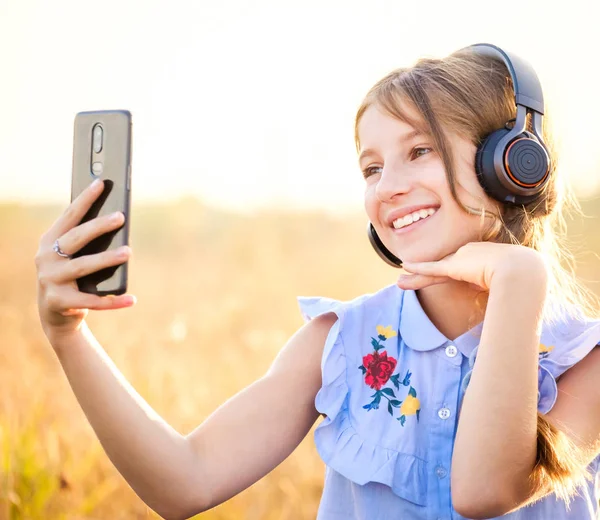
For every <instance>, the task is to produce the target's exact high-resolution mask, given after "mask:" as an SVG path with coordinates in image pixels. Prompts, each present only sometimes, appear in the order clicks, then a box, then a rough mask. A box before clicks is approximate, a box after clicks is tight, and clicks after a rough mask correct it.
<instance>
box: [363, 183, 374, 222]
mask: <svg viewBox="0 0 600 520" xmlns="http://www.w3.org/2000/svg"><path fill="white" fill-rule="evenodd" d="M364 207H365V211H366V212H367V215H368V216H369V218H370V219H371V221H373V219H375V217H376V216H377V196H376V194H375V185H374V184H367V185H366V186H365V193H364Z"/></svg>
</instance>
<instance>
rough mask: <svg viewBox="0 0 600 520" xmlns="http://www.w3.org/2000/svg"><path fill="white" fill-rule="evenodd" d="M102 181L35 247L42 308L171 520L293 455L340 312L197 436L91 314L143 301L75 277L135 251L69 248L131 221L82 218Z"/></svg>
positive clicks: (98, 412)
mask: <svg viewBox="0 0 600 520" xmlns="http://www.w3.org/2000/svg"><path fill="white" fill-rule="evenodd" d="M102 189H103V185H102V184H96V185H92V186H90V187H89V188H87V189H86V190H84V192H83V193H82V194H81V195H80V196H79V197H77V199H75V200H74V201H73V202H72V203H71V205H70V206H69V207H68V208H67V209H66V211H65V212H64V213H63V215H61V216H60V218H59V219H58V220H57V221H56V222H55V223H54V224H53V226H52V227H51V228H50V229H49V230H48V231H47V232H46V233H45V234H44V235H43V236H42V237H41V240H40V243H39V249H38V252H37V254H36V258H35V261H36V267H37V271H38V287H37V288H38V308H39V315H40V321H41V324H42V328H43V330H44V333H45V334H46V336H47V337H48V339H49V340H50V343H51V344H52V346H53V348H54V350H55V352H56V354H57V356H58V359H59V361H60V363H61V365H62V367H63V369H64V372H65V374H66V376H67V378H68V380H69V383H70V384H71V387H72V388H73V391H74V393H75V396H76V397H77V400H78V401H79V403H80V405H81V407H82V409H83V411H84V413H85V414H86V417H87V419H88V420H89V422H90V424H91V426H92V428H93V429H94V431H95V433H96V435H97V436H98V439H99V440H100V442H101V444H102V446H103V447H104V449H105V451H106V453H107V455H108V456H109V458H110V460H111V461H112V462H113V464H114V465H115V467H116V468H117V469H118V470H119V471H120V472H121V474H122V475H123V476H124V477H125V479H126V480H127V482H128V483H129V484H130V485H131V487H132V488H133V489H134V491H135V492H136V493H137V494H138V495H139V496H140V497H141V498H142V499H143V500H144V501H145V502H146V503H147V504H148V505H149V506H150V507H152V508H153V509H154V510H155V511H157V512H158V513H159V514H161V515H163V516H164V517H166V518H168V519H180V518H188V517H189V516H192V515H194V514H196V513H198V512H200V511H203V510H205V509H208V508H210V507H213V506H214V505H216V504H218V503H220V502H223V501H224V500H227V499H228V498H229V497H231V496H233V495H235V494H236V493H238V492H239V491H241V490H242V489H244V488H246V487H247V486H249V485H250V484H252V483H253V482H255V481H256V480H258V479H259V478H261V477H262V476H263V475H265V474H266V473H268V472H269V471H270V470H271V469H273V468H274V467H275V466H277V465H278V464H279V463H280V462H281V461H282V460H283V459H285V457H287V456H288V455H289V454H290V453H291V452H292V451H293V450H294V448H295V447H296V446H297V445H298V443H299V442H300V441H301V440H302V438H303V437H304V436H305V435H306V433H307V432H308V430H309V429H310V427H311V426H312V424H313V423H314V421H315V420H316V418H317V412H316V410H315V408H314V405H313V402H314V398H315V395H316V393H317V391H318V389H319V387H320V384H321V375H320V374H321V371H320V360H321V355H322V351H323V347H324V344H325V340H326V338H327V335H328V333H329V330H330V328H331V326H332V325H333V323H334V322H335V320H336V319H337V318H336V317H335V315H334V314H327V315H324V316H322V317H319V318H315V319H314V320H312V321H311V322H309V323H307V324H306V325H305V326H303V327H302V328H301V329H300V330H299V331H298V332H297V333H296V334H294V336H292V338H291V339H290V340H289V341H288V343H287V344H286V345H285V347H284V348H283V350H282V351H281V353H280V354H279V355H278V356H277V358H276V359H275V361H274V363H273V365H272V366H271V368H270V369H269V370H268V372H267V373H266V374H265V376H263V377H262V378H261V379H259V380H258V381H257V382H255V383H254V384H252V385H250V386H249V387H248V388H246V389H245V390H243V391H242V392H240V393H239V394H238V395H237V396H235V397H234V398H232V399H230V400H229V401H228V402H227V403H225V404H224V405H223V406H221V407H220V408H219V409H218V410H217V411H216V412H215V413H213V414H212V415H211V416H210V417H209V418H208V419H207V420H206V421H205V422H204V423H203V424H201V425H200V426H199V427H198V428H197V429H196V430H195V431H194V432H192V433H191V434H190V435H188V436H183V435H181V434H180V433H178V432H177V431H175V430H174V429H173V428H172V427H171V426H169V425H168V424H167V423H166V422H165V421H164V420H163V419H162V418H161V417H160V416H159V415H158V414H157V413H156V412H155V411H154V410H153V409H152V408H151V407H150V406H149V405H148V404H147V403H146V402H145V401H144V400H143V399H142V398H141V397H140V396H139V395H138V393H137V392H136V391H135V390H134V389H133V388H132V386H131V385H130V384H129V383H128V382H127V381H126V380H125V378H124V377H123V375H122V374H121V373H120V372H119V370H118V369H117V367H116V366H115V365H114V363H113V362H112V361H111V359H110V358H109V357H108V355H107V354H106V352H105V351H104V350H103V349H102V347H101V345H100V344H99V343H98V341H97V340H96V338H95V337H94V335H93V334H92V332H91V331H90V330H89V328H88V326H87V324H86V322H85V321H84V318H85V317H86V315H87V313H88V309H95V310H112V309H119V308H122V307H128V306H131V305H133V303H135V299H134V298H132V297H131V296H130V295H120V296H111V297H100V296H97V295H92V294H84V293H81V292H79V291H78V289H77V284H76V281H75V280H76V279H77V278H79V277H81V276H84V275H86V274H89V273H93V272H96V271H98V270H100V269H103V268H105V267H108V266H111V265H118V264H120V263H123V262H124V261H126V260H127V258H129V256H130V254H131V250H130V249H128V248H125V249H124V251H122V252H120V251H105V252H102V253H98V254H92V255H84V256H81V257H79V258H68V257H62V256H59V255H57V254H56V253H55V251H53V244H54V243H55V240H57V239H58V240H59V243H60V247H61V250H62V251H63V252H65V253H67V254H73V253H74V252H76V251H79V250H80V249H81V248H82V247H83V246H84V245H85V244H87V243H89V242H90V240H92V239H94V238H95V237H97V236H99V235H101V234H103V233H106V232H109V231H111V230H113V229H116V228H117V227H119V226H121V225H122V224H123V218H124V216H123V215H122V214H121V215H117V216H116V217H117V218H115V219H111V218H110V217H108V216H103V217H98V218H95V219H93V220H90V221H88V222H85V223H83V224H78V223H79V222H80V221H81V218H82V217H83V215H84V214H85V213H86V212H87V211H88V209H89V207H90V206H91V204H92V203H93V201H94V200H95V199H96V198H97V197H98V195H99V194H100V193H101V192H102Z"/></svg>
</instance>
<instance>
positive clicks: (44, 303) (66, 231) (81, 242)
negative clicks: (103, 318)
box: [35, 182, 136, 344]
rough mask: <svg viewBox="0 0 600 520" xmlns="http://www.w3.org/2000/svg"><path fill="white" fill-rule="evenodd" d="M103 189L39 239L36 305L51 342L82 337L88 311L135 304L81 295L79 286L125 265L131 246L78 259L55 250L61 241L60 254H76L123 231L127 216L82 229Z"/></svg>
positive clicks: (85, 195) (129, 299) (92, 190)
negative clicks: (79, 279)
mask: <svg viewBox="0 0 600 520" xmlns="http://www.w3.org/2000/svg"><path fill="white" fill-rule="evenodd" d="M103 187H104V186H103V183H102V182H98V183H97V184H92V185H90V186H88V187H87V188H86V189H85V190H84V191H83V192H82V193H81V194H80V195H79V196H78V197H77V198H76V199H75V200H74V201H73V202H72V203H71V204H70V205H69V207H68V208H67V210H66V211H65V212H63V214H62V215H61V216H60V217H59V218H58V219H57V220H56V222H54V224H53V225H52V227H51V228H50V229H49V230H48V231H46V233H44V234H43V235H42V237H41V239H40V242H39V248H38V251H37V254H36V257H35V265H36V268H37V275H38V291H37V293H38V299H37V300H38V309H39V315H40V321H41V324H42V328H43V330H44V333H45V334H46V336H47V337H48V338H50V339H51V343H52V342H53V340H58V339H59V338H65V337H70V336H71V334H73V333H74V332H77V331H78V330H79V328H80V327H81V322H82V321H83V320H84V319H85V317H86V315H87V313H88V309H95V310H108V309H120V308H123V307H130V306H132V305H133V304H135V301H136V300H135V297H134V296H132V295H129V294H124V295H119V296H110V297H107V296H98V295H95V294H86V293H83V292H81V291H79V290H78V286H77V283H76V279H77V277H81V276H87V275H90V274H92V273H94V272H98V271H99V270H102V269H106V268H110V267H111V266H118V265H121V264H123V263H124V262H126V261H127V259H128V258H130V256H131V249H130V248H129V247H128V246H123V247H122V248H119V249H112V250H109V251H103V252H100V253H97V254H92V255H85V256H81V257H78V258H64V257H61V256H60V255H58V254H57V253H56V250H55V249H54V245H55V244H56V243H57V242H58V244H59V247H60V251H61V252H64V253H65V254H67V255H71V254H72V252H74V251H77V250H80V249H81V248H82V247H84V246H85V245H86V244H89V243H90V242H92V241H93V240H94V239H96V238H97V237H99V236H101V235H103V234H106V233H110V232H112V231H114V230H116V229H119V228H121V227H122V226H123V222H124V218H123V214H122V213H117V214H116V215H114V216H113V215H104V216H102V217H97V218H94V219H92V220H90V221H88V222H85V223H83V224H79V225H77V223H78V222H80V221H81V219H82V217H83V216H84V215H85V214H86V213H87V212H88V211H89V209H90V207H91V206H92V205H93V204H94V203H95V201H97V199H98V198H99V196H100V195H101V194H102V193H103ZM59 343H60V341H59ZM53 344H54V343H53Z"/></svg>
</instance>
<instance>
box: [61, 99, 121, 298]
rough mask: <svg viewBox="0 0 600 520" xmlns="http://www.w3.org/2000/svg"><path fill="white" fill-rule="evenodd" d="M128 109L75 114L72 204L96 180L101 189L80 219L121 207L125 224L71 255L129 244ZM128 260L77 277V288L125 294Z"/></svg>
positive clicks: (107, 212) (97, 215) (87, 291)
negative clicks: (99, 182) (101, 182)
mask: <svg viewBox="0 0 600 520" xmlns="http://www.w3.org/2000/svg"><path fill="white" fill-rule="evenodd" d="M131 130H132V120H131V113H130V112H129V111H128V110H99V111H92V112H79V113H78V114H76V115H75V125H74V133H73V170H72V176H71V202H73V200H74V199H75V198H76V197H77V196H78V195H79V194H80V193H81V192H82V191H83V190H84V189H85V188H87V187H88V186H89V185H90V184H91V183H92V182H93V181H94V180H95V179H97V178H100V179H102V180H103V181H104V190H103V191H102V193H101V194H100V196H99V197H98V199H97V200H96V201H95V202H94V204H93V205H92V207H91V208H90V209H89V211H88V212H87V213H86V214H85V215H84V217H83V218H82V219H81V222H80V223H83V222H86V221H88V220H92V219H94V218H96V217H99V216H102V215H107V214H109V213H113V212H115V211H121V212H122V213H123V214H124V215H125V222H124V224H123V225H122V226H121V227H120V228H118V229H116V230H113V231H111V232H109V233H106V234H104V235H101V236H99V237H98V238H96V239H94V240H92V241H91V242H90V243H89V244H87V245H85V246H84V247H83V248H81V249H80V250H79V251H77V252H76V253H75V254H74V255H73V257H80V256H84V255H92V254H95V253H100V252H102V251H108V250H112V249H117V248H118V247H120V246H123V245H129V228H130V208H131ZM127 264H128V262H124V263H122V264H120V265H117V266H113V267H107V268H105V269H101V270H99V271H97V272H95V273H91V274H89V275H86V276H83V277H81V278H78V279H77V286H78V287H79V290H80V291H81V292H85V293H90V294H97V295H99V296H105V295H109V294H114V295H117V294H124V293H125V292H127Z"/></svg>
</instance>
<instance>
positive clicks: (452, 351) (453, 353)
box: [446, 345, 458, 357]
mask: <svg viewBox="0 0 600 520" xmlns="http://www.w3.org/2000/svg"><path fill="white" fill-rule="evenodd" d="M456 354H458V349H457V348H456V347H455V346H454V345H448V346H447V347H446V355H447V356H448V357H454V356H456Z"/></svg>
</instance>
